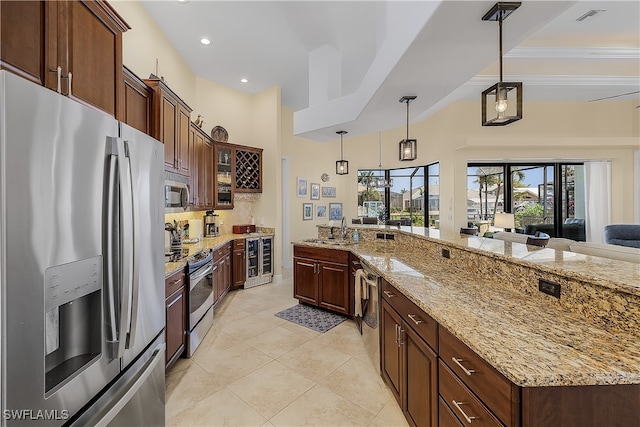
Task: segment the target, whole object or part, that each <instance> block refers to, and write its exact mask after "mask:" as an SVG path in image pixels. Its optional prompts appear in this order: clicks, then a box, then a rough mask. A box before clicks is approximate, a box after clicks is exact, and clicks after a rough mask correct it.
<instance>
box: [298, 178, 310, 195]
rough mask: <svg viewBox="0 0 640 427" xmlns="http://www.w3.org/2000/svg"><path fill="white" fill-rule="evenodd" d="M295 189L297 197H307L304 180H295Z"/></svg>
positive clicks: (305, 181)
mask: <svg viewBox="0 0 640 427" xmlns="http://www.w3.org/2000/svg"><path fill="white" fill-rule="evenodd" d="M296 188H297V195H298V197H307V193H308V188H307V179H306V178H297V179H296Z"/></svg>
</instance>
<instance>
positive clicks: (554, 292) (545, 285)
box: [538, 279, 561, 299]
mask: <svg viewBox="0 0 640 427" xmlns="http://www.w3.org/2000/svg"><path fill="white" fill-rule="evenodd" d="M560 288H561V286H560V283H554V282H550V281H548V280H544V279H538V290H539V291H540V292H542V293H545V294H547V295H551V296H552V297H556V298H558V299H560Z"/></svg>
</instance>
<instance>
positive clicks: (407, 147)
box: [399, 96, 418, 162]
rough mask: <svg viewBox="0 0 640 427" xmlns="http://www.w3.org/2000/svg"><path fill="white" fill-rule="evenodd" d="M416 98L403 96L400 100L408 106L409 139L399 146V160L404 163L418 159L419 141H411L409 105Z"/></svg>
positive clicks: (401, 142)
mask: <svg viewBox="0 0 640 427" xmlns="http://www.w3.org/2000/svg"><path fill="white" fill-rule="evenodd" d="M416 98H417V97H416V96H403V97H402V98H400V102H404V103H406V104H407V138H406V139H403V140H402V141H400V144H399V148H400V150H399V151H400V154H399V158H400V161H403V162H406V161H409V160H415V159H416V157H418V141H417V140H415V139H409V103H410V102H411V101H413V100H414V99H416Z"/></svg>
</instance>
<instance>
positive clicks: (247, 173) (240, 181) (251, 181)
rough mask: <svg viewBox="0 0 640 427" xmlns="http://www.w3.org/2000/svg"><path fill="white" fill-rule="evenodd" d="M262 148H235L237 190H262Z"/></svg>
mask: <svg viewBox="0 0 640 427" xmlns="http://www.w3.org/2000/svg"><path fill="white" fill-rule="evenodd" d="M261 163H262V150H260V151H253V150H251V151H250V150H244V149H236V188H235V190H236V191H238V192H245V193H261V192H262V164H261Z"/></svg>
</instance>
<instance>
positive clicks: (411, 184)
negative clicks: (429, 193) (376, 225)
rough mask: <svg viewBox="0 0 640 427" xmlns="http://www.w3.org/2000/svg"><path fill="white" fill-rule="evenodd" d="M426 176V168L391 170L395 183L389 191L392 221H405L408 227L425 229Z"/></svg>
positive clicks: (390, 174)
mask: <svg viewBox="0 0 640 427" xmlns="http://www.w3.org/2000/svg"><path fill="white" fill-rule="evenodd" d="M424 174H425V167H424V166H419V167H412V168H403V169H391V170H389V176H390V177H391V179H392V182H393V184H392V186H391V188H390V189H389V207H390V219H391V220H404V221H405V224H407V225H409V224H411V225H415V226H418V227H424V223H425V222H424V217H425V200H426V189H425V187H424Z"/></svg>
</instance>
